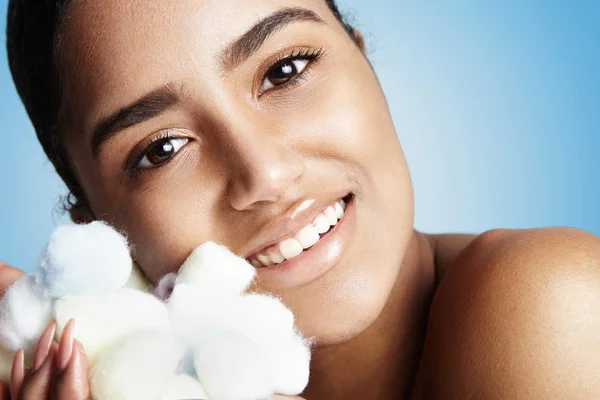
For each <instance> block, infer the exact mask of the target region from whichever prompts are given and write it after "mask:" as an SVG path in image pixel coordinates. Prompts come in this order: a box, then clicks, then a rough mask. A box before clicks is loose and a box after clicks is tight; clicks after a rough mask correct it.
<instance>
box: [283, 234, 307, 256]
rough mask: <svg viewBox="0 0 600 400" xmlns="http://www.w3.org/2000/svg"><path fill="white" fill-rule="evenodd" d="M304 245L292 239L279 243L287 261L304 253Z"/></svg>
mask: <svg viewBox="0 0 600 400" xmlns="http://www.w3.org/2000/svg"><path fill="white" fill-rule="evenodd" d="M302 250H304V249H303V248H302V245H301V244H300V242H299V241H297V240H296V239H293V238H290V239H285V240H282V241H281V242H279V251H280V252H281V255H282V256H283V257H285V259H286V260H289V259H291V258H294V257H296V256H297V255H299V254H300V253H302Z"/></svg>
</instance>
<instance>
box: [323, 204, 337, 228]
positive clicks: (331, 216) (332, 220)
mask: <svg viewBox="0 0 600 400" xmlns="http://www.w3.org/2000/svg"><path fill="white" fill-rule="evenodd" d="M325 215H326V216H327V221H329V225H331V226H335V224H337V222H338V218H337V215H336V214H335V210H334V209H333V207H331V206H329V207H327V210H325Z"/></svg>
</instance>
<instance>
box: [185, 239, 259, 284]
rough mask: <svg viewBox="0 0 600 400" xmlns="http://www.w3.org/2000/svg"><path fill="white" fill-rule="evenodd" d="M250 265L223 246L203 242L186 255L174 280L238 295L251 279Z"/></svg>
mask: <svg viewBox="0 0 600 400" xmlns="http://www.w3.org/2000/svg"><path fill="white" fill-rule="evenodd" d="M254 273H255V270H254V267H253V266H252V265H250V264H249V263H248V262H247V261H246V260H245V259H243V258H241V257H238V256H236V255H235V254H233V253H232V252H231V251H229V249H227V247H225V246H221V245H218V244H215V243H213V242H206V243H204V244H202V245H200V246H198V247H196V249H195V250H194V251H193V252H192V254H190V256H189V257H188V258H187V260H186V261H185V262H184V263H183V265H182V266H181V269H180V270H179V276H178V277H177V283H178V284H180V283H187V284H193V285H195V286H197V287H198V290H201V291H204V292H208V293H214V294H218V295H224V296H229V295H236V296H237V295H239V294H241V293H242V292H243V291H244V290H246V288H247V287H248V285H250V283H251V282H252V280H253V279H254Z"/></svg>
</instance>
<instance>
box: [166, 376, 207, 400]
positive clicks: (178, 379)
mask: <svg viewBox="0 0 600 400" xmlns="http://www.w3.org/2000/svg"><path fill="white" fill-rule="evenodd" d="M160 399H161V400H182V399H194V400H198V399H208V396H207V395H206V392H204V388H203V387H202V384H201V383H200V382H198V380H197V379H196V378H193V377H191V376H189V375H175V377H173V378H172V379H171V381H170V382H169V383H168V384H167V387H166V389H164V390H163V392H162V396H161V397H160Z"/></svg>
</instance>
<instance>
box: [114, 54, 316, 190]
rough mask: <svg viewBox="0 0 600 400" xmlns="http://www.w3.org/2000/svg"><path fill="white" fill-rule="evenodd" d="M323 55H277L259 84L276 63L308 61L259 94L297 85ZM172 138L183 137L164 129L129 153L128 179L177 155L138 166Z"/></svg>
mask: <svg viewBox="0 0 600 400" xmlns="http://www.w3.org/2000/svg"><path fill="white" fill-rule="evenodd" d="M322 55H323V49H322V48H319V49H302V50H293V51H291V52H290V53H288V54H287V55H280V56H279V57H277V60H276V61H275V62H273V63H272V64H270V65H269V66H268V67H267V69H266V71H264V73H263V74H262V80H261V84H262V82H264V80H265V79H267V74H268V73H269V71H271V69H272V68H273V67H275V66H277V65H278V64H280V63H282V62H285V61H288V62H291V61H296V60H307V61H309V63H308V64H307V65H306V67H304V69H303V70H302V72H300V73H299V74H298V75H296V76H295V77H293V78H291V79H290V80H289V81H287V82H285V83H283V84H281V85H277V86H274V87H272V88H270V89H267V90H265V91H264V92H263V93H260V95H262V94H265V93H267V92H271V91H276V90H285V89H288V88H290V87H295V86H297V85H298V84H299V83H300V82H301V81H302V80H303V77H304V75H305V74H306V73H307V72H308V71H309V69H310V68H311V67H312V66H313V64H314V62H315V61H317V60H318V59H319V58H320V57H321V56H322ZM173 139H184V137H182V136H178V135H174V134H173V133H172V132H170V131H165V132H163V133H161V134H160V135H158V136H156V137H154V138H152V139H150V140H148V142H147V143H146V144H145V146H144V148H143V150H142V151H141V152H139V153H138V154H137V155H133V154H132V155H131V156H130V157H129V158H128V159H127V161H126V163H125V165H126V167H125V170H126V173H127V177H128V178H129V179H135V178H136V177H138V176H140V175H141V174H143V173H145V172H148V171H151V170H153V169H155V168H161V167H163V166H164V165H165V164H168V163H170V162H171V161H173V159H174V158H176V157H177V154H179V153H177V154H176V155H175V156H174V157H173V158H171V159H169V160H167V161H165V162H164V163H162V164H159V165H157V166H156V167H154V168H139V167H138V165H139V164H140V162H141V161H142V160H143V159H144V157H145V156H146V155H147V154H148V152H149V151H150V150H151V149H152V148H153V147H154V146H156V145H157V144H159V143H162V142H167V141H169V140H173Z"/></svg>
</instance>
